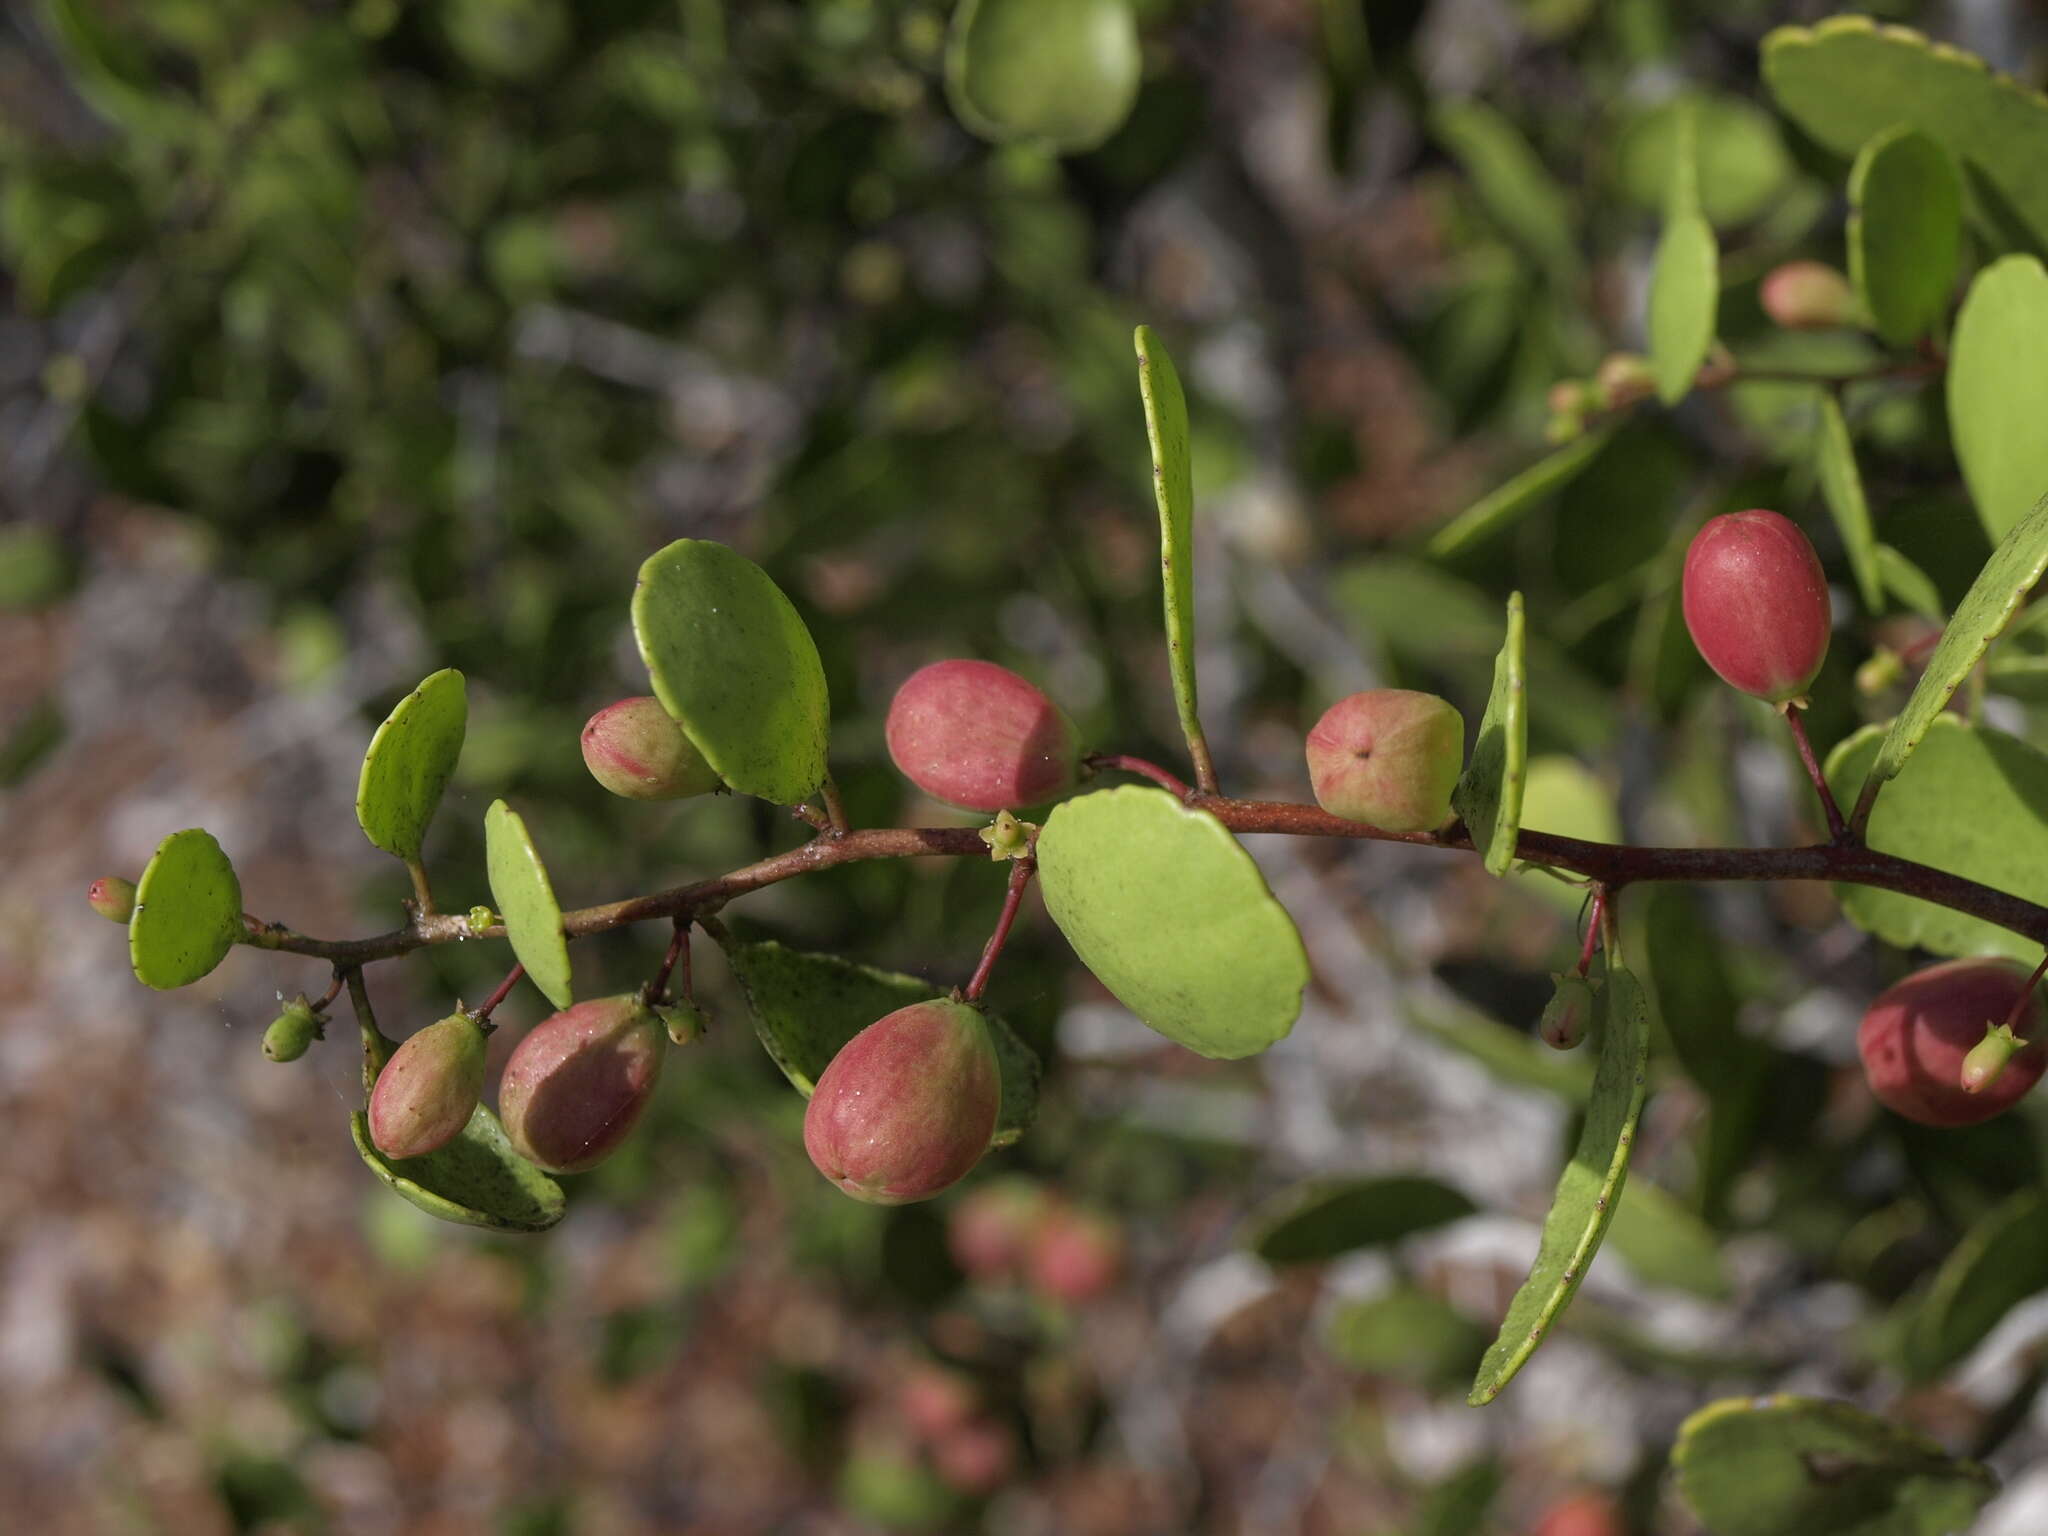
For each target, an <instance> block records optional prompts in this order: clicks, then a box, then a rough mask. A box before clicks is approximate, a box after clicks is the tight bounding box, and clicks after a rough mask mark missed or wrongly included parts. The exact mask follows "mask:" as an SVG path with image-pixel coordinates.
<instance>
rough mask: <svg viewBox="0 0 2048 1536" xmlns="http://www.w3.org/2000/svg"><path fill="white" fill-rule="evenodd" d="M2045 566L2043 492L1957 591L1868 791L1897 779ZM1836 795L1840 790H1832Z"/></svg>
mask: <svg viewBox="0 0 2048 1536" xmlns="http://www.w3.org/2000/svg"><path fill="white" fill-rule="evenodd" d="M2044 570H2048V496H2043V497H2042V498H2041V500H2040V501H2039V502H2038V503H2036V505H2035V507H2034V510H2033V511H2031V512H2029V513H2028V514H2027V515H2026V516H2025V517H2024V518H2022V519H2021V520H2020V521H2019V522H2018V523H2016V524H2014V525H2013V527H2012V530H2011V531H2010V532H2009V533H2007V534H2006V536H2005V537H2004V538H2003V539H2002V540H2000V541H1999V545H1998V548H1996V549H1994V550H1993V551H1992V552H1991V558H1990V559H1989V560H1987V561H1985V562H1984V568H1983V569H1982V570H1980V571H1979V572H1978V573H1977V579H1976V580H1975V581H1973V582H1971V583H1970V590H1969V591H1968V592H1966V593H1964V594H1963V600H1962V603H1961V604H1960V605H1959V606H1958V607H1957V609H1956V612H1955V617H1954V618H1952V619H1950V620H1949V621H1948V628H1947V629H1945V630H1943V631H1942V633H1941V641H1940V643H1939V644H1937V645H1936V646H1935V647H1934V654H1933V655H1932V656H1930V657H1929V658H1928V660H1927V669H1926V670H1925V671H1924V672H1922V673H1921V674H1920V681H1919V682H1918V683H1916V684H1914V685H1913V692H1912V694H1911V696H1910V697H1908V698H1907V700H1906V707H1905V708H1904V709H1902V710H1900V711H1899V714H1898V718H1897V719H1895V720H1893V721H1892V723H1891V729H1890V730H1888V731H1886V732H1885V737H1884V744H1883V745H1882V746H1881V747H1879V748H1878V751H1877V755H1876V757H1875V758H1874V759H1872V761H1871V764H1870V778H1869V781H1868V783H1869V787H1866V789H1865V790H1864V791H1863V792H1864V793H1870V792H1871V789H1872V788H1874V787H1875V786H1877V785H1881V784H1883V783H1885V782H1886V781H1887V780H1889V779H1892V778H1895V777H1897V775H1898V772H1899V770H1900V769H1901V768H1903V767H1905V766H1906V759H1908V758H1909V757H1911V756H1912V755H1913V749H1914V748H1915V747H1917V746H1919V745H1920V738H1921V737H1922V736H1925V735H1926V734H1927V728H1928V726H1930V725H1932V724H1933V723H1934V720H1935V717H1936V716H1938V715H1939V714H1940V713H1941V712H1942V711H1943V710H1944V709H1946V708H1947V707H1948V701H1949V698H1950V696H1951V695H1953V694H1954V693H1955V691H1956V689H1958V688H1960V687H1961V686H1962V685H1963V679H1964V678H1966V677H1968V676H1969V675H1970V672H1971V669H1972V668H1974V667H1975V666H1976V665H1977V663H1978V662H1979V661H1980V660H1982V659H1983V656H1984V652H1985V650H1986V649H1987V648H1988V647H1989V646H1990V644H1991V642H1992V640H1993V639H1995V638H1996V637H1997V635H1998V632H1999V631H2000V630H2002V629H2004V628H2005V626H2006V624H2007V623H2008V622H2009V621H2010V620H2011V618H2012V615H2013V610H2014V609H2015V608H2017V607H2019V605H2020V599H2021V598H2023V597H2025V596H2026V595H2027V593H2029V592H2030V591H2032V590H2033V587H2034V583H2035V582H2037V581H2039V580H2040V579H2041V573H2042V571H2044ZM1836 793H1837V794H1839V793H1840V789H1839V788H1837V791H1836Z"/></svg>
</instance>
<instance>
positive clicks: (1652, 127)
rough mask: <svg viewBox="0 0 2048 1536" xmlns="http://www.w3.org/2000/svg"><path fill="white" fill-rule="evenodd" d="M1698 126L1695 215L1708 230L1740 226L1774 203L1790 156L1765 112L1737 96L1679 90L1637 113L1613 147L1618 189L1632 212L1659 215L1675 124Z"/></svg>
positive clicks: (1675, 146)
mask: <svg viewBox="0 0 2048 1536" xmlns="http://www.w3.org/2000/svg"><path fill="white" fill-rule="evenodd" d="M1688 113H1690V114H1691V115H1692V116H1693V118H1694V120H1695V122H1696V123H1697V124H1698V128H1697V134H1698V139H1699V146H1698V149H1699V188H1700V193H1699V196H1700V212H1701V213H1703V214H1705V215H1706V216H1707V222H1709V223H1710V224H1712V225H1713V226H1714V227H1715V228H1716V229H1726V228H1728V227H1729V226H1731V225H1735V224H1744V223H1747V222H1748V221H1749V220H1751V219H1753V218H1756V217H1757V216H1758V215H1760V214H1763V213H1764V212H1766V211H1767V210H1769V209H1770V208H1772V207H1773V206H1774V205H1775V204H1777V203H1778V201H1779V199H1780V196H1781V195H1782V193H1783V192H1784V190H1785V183H1786V182H1787V181H1788V180H1789V179H1790V178H1791V175H1792V157H1791V156H1790V155H1788V154H1787V153H1786V152H1785V141H1784V137H1783V136H1782V135H1781V134H1780V133H1779V131H1778V124H1777V122H1776V120H1775V119H1774V118H1773V117H1772V116H1771V115H1770V113H1768V112H1765V111H1763V110H1762V109H1761V108H1759V107H1757V106H1756V105H1755V104H1754V103H1752V102H1748V101H1744V100H1743V99H1742V98H1741V97H1739V96H1707V95H1702V94H1699V93H1697V92H1692V91H1685V92H1681V93H1680V94H1679V95H1677V96H1673V97H1670V98H1668V99H1666V100H1664V101H1660V102H1658V103H1657V104H1656V105H1654V106H1652V107H1650V108H1648V109H1647V110H1645V111H1644V112H1643V113H1642V114H1641V115H1640V116H1638V117H1636V118H1635V119H1634V120H1633V121H1631V122H1630V123H1629V124H1628V126H1627V127H1626V128H1625V129H1624V130H1623V131H1622V134H1621V139H1620V142H1619V144H1618V145H1617V147H1616V168H1617V171H1618V174H1619V179H1620V182H1621V190H1622V192H1623V193H1624V194H1625V195H1626V196H1627V197H1628V199H1629V200H1630V201H1631V202H1633V203H1635V204H1636V205H1637V206H1638V207H1642V208H1650V209H1661V208H1662V207H1664V205H1665V202H1666V200H1667V199H1668V198H1669V196H1670V191H1671V177H1672V174H1673V171H1674V169H1675V161H1676V160H1677V157H1678V151H1679V139H1680V136H1681V132H1682V130H1681V127H1680V119H1681V118H1682V117H1684V116H1685V115H1686V114H1688Z"/></svg>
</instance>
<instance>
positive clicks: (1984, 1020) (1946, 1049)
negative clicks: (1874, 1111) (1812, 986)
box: [1856, 960, 2048, 1126]
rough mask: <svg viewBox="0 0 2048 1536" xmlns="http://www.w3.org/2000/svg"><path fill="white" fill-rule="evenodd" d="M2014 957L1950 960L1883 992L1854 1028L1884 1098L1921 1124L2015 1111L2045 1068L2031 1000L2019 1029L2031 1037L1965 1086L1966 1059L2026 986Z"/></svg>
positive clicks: (1966, 1121)
mask: <svg viewBox="0 0 2048 1536" xmlns="http://www.w3.org/2000/svg"><path fill="white" fill-rule="evenodd" d="M2027 978H2028V971H2027V968H2026V967H2025V966H2022V965H2016V964H2014V963H2013V962H2012V961H2010V960H1950V961H1947V962H1946V963H1944V964H1941V965H1934V966H1929V967H1928V968H1927V969H1926V970H1924V971H1916V972H1914V973H1913V974H1912V975H1911V976H1908V977H1907V978H1906V979H1905V980H1904V981H1902V982H1900V983H1898V984H1897V985H1896V986H1894V987H1892V988H1890V989H1889V990H1887V991H1886V992H1884V993H1883V994H1882V995H1880V996H1879V997H1878V999H1877V1001H1876V1002H1874V1003H1872V1004H1871V1005H1870V1011H1869V1012H1868V1013H1866V1014H1864V1015H1863V1023H1862V1026H1861V1027H1860V1028H1859V1029H1858V1030H1857V1031H1856V1050H1857V1053H1858V1054H1859V1055H1861V1056H1862V1058H1863V1075H1864V1077H1865V1078H1866V1079H1867V1080H1868V1081H1869V1083H1870V1091H1871V1092H1872V1093H1874V1094H1875V1095H1877V1100H1878V1102H1879V1103H1881V1104H1883V1105H1884V1106H1885V1107H1886V1108H1887V1109H1889V1110H1891V1111H1892V1112H1893V1113H1895V1114H1900V1115H1904V1116H1905V1117H1906V1118H1907V1119H1908V1120H1917V1121H1919V1122H1920V1123H1921V1124H1922V1125H1945V1126H1954V1125H1975V1124H1976V1123H1977V1122H1979V1121H1980V1120H1989V1119H1990V1118H1991V1117H1992V1116H1993V1115H1997V1114H2001V1113H2003V1112H2004V1111H2005V1110H2007V1109H2010V1108H2011V1107H2012V1106H2013V1104H2014V1103H2016V1102H2017V1101H2018V1100H2019V1099H2020V1098H2021V1097H2022V1096H2023V1095H2024V1094H2025V1093H2026V1092H2027V1090H2028V1089H2030V1088H2032V1087H2033V1086H2034V1084H2035V1083H2037V1082H2038V1081H2040V1078H2041V1073H2042V1070H2043V1069H2044V1068H2048V1043H2044V1042H2043V1040H2042V1039H2041V1025H2042V1007H2041V1002H2040V999H2039V998H2038V997H2035V998H2032V999H2030V1000H2029V1002H2028V1003H2027V1006H2026V1007H2025V1008H2023V1009H2022V1010H2021V1011H2020V1017H2019V1019H2018V1021H2017V1023H2016V1025H2015V1033H2016V1034H2018V1035H2020V1036H2021V1037H2022V1038H2023V1039H2026V1040H2028V1041H2029V1042H2031V1043H2030V1044H2028V1045H2027V1046H2026V1048H2025V1049H2023V1050H2021V1051H2020V1052H2019V1053H2018V1054H2017V1055H2015V1056H2013V1057H2012V1059H2011V1060H2010V1061H2009V1062H2007V1064H2006V1067H2005V1070H2004V1071H2003V1072H2001V1073H2000V1074H1999V1075H1998V1076H1997V1078H1996V1079H1995V1080H1994V1081H1992V1082H1990V1083H1988V1084H1986V1085H1985V1086H1984V1087H1983V1088H1981V1089H1980V1090H1979V1091H1977V1092H1975V1093H1971V1092H1968V1091H1966V1090H1965V1089H1964V1088H1963V1085H1962V1077H1963V1061H1964V1058H1965V1057H1967V1056H1968V1055H1969V1053H1970V1052H1971V1051H1972V1050H1973V1049H1974V1048H1975V1047H1976V1046H1978V1045H1979V1044H1980V1043H1981V1042H1982V1041H1983V1039H1984V1032H1985V1030H1986V1029H1987V1028H1988V1027H1989V1026H1991V1025H1994V1024H1999V1023H2002V1022H2004V1020H2005V1018H2006V1016H2007V1015H2008V1014H2010V1013H2011V1011H2012V1006H2013V1004H2014V1003H2015V1002H2017V1001H2018V1000H2019V998H2020V994H2021V993H2022V991H2024V990H2025V988H2026V985H2027Z"/></svg>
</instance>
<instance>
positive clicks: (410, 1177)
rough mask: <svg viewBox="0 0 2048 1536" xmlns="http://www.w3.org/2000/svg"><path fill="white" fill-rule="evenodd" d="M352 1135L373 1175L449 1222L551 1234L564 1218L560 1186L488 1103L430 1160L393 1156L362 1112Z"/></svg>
mask: <svg viewBox="0 0 2048 1536" xmlns="http://www.w3.org/2000/svg"><path fill="white" fill-rule="evenodd" d="M348 1129H349V1134H350V1135H351V1136H353V1137H354V1138H355V1143H356V1151H357V1152H358V1153H360V1154H361V1155H362V1159H363V1161H364V1162H365V1163H367V1164H368V1165H369V1169H370V1172H372V1173H374V1174H375V1175H377V1177H378V1178H379V1179H381V1180H382V1181H383V1182H384V1183H385V1184H387V1185H389V1186H390V1187H391V1188H392V1189H393V1190H396V1191H397V1192H398V1193H399V1194H401V1195H403V1196H404V1197H405V1198H406V1199H407V1200H409V1201H411V1202H412V1203H413V1204H414V1205H416V1206H418V1207H419V1208H420V1209H421V1210H423V1211H425V1212H426V1213H427V1214H428V1215H429V1216H438V1217H440V1218H441V1220H443V1221H454V1222H460V1223H462V1225H464V1226H469V1227H488V1228H490V1229H491V1230H492V1231H494V1232H545V1231H546V1230H547V1229H548V1228H549V1227H552V1226H553V1225H554V1224H555V1223H556V1222H558V1221H560V1220H561V1219H562V1213H563V1211H564V1210H565V1209H566V1207H567V1202H566V1201H565V1200H564V1198H563V1195H562V1186H561V1185H559V1184H557V1183H556V1182H555V1181H554V1180H553V1179H551V1178H549V1177H548V1176H547V1175H546V1174H545V1173H543V1172H541V1170H540V1169H539V1168H537V1167H535V1166H534V1165H533V1164H532V1163H529V1162H528V1161H527V1160H526V1159H525V1158H523V1157H521V1156H520V1155H519V1154H518V1153H517V1152H515V1151H513V1150H512V1143H511V1142H509V1141H507V1140H506V1139H505V1128H504V1127H503V1126H502V1125H500V1124H499V1123H498V1117H497V1115H495V1114H494V1113H492V1111H491V1107H490V1106H489V1105H488V1104H479V1105H477V1107H476V1111H475V1113H473V1114H472V1115H471V1116H470V1117H469V1124H468V1125H466V1126H464V1127H463V1128H462V1134H461V1135H460V1136H457V1137H456V1138H455V1139H454V1140H453V1141H451V1142H449V1143H448V1144H447V1145H446V1146H445V1147H442V1148H440V1149H439V1150H438V1151H434V1152H429V1153H427V1154H426V1155H425V1156H424V1157H407V1158H389V1157H386V1156H385V1155H384V1154H383V1153H382V1152H379V1151H378V1150H377V1148H376V1147H375V1146H374V1145H373V1144H372V1143H371V1141H370V1122H369V1120H368V1118H367V1117H366V1116H364V1115H363V1114H362V1112H361V1111H358V1112H357V1113H355V1114H353V1115H351V1116H349V1122H348Z"/></svg>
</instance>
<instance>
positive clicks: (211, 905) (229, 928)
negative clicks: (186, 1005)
mask: <svg viewBox="0 0 2048 1536" xmlns="http://www.w3.org/2000/svg"><path fill="white" fill-rule="evenodd" d="M245 931H246V930H245V929H244V926H243V923H242V883H241V881H239V880H237V879H236V878H235V866H234V865H233V864H231V863H229V862H228V856H227V855H226V854H225V853H222V852H221V850H220V844H219V843H217V842H215V841H214V840H213V834H212V833H210V832H204V831H202V830H200V829H199V828H198V827H190V828H187V829H186V830H185V831H183V832H173V833H172V834H171V835H170V836H169V837H167V838H165V839H164V840H163V841H162V842H161V843H159V844H157V850H156V852H155V854H154V855H152V856H151V858H150V861H149V863H148V865H147V866H145V867H144V869H143V871H142V878H141V879H140V880H138V881H136V882H135V911H134V913H133V914H132V915H131V916H130V917H129V919H128V961H129V964H131V965H132V966H133V967H134V968H135V979H136V980H138V981H140V982H141V983H142V984H143V985H144V986H147V987H155V988H157V989H158V990H160V991H164V990H168V989H170V988H172V987H182V986H187V985H189V984H191V983H192V982H195V981H197V980H199V978H200V977H202V976H204V975H206V974H207V973H208V972H209V971H211V970H212V969H213V968H214V967H215V966H216V965H219V964H220V963H221V961H222V960H223V959H225V958H226V956H227V952H228V951H229V950H231V949H233V948H234V947H235V941H236V940H237V939H239V938H240V937H241V936H242V934H243V933H244V932H245Z"/></svg>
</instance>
